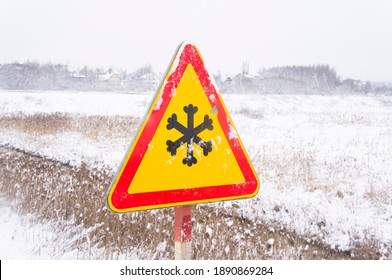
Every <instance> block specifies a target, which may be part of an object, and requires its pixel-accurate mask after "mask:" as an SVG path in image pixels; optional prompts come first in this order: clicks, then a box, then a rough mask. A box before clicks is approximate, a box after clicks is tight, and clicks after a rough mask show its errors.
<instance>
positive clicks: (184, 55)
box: [108, 43, 259, 212]
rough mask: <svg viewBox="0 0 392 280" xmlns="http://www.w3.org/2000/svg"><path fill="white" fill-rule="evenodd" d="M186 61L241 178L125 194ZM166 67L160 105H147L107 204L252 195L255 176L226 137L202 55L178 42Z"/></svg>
mask: <svg viewBox="0 0 392 280" xmlns="http://www.w3.org/2000/svg"><path fill="white" fill-rule="evenodd" d="M178 55H179V57H178ZM176 61H178V64H177V65H174V64H175V63H176ZM188 64H191V65H192V66H193V68H194V70H195V72H196V74H197V76H198V77H199V80H200V83H201V85H202V87H203V89H204V91H205V93H206V95H207V98H208V100H209V101H210V103H211V107H214V106H218V121H219V124H220V126H221V128H222V130H223V132H224V134H225V136H226V139H227V141H228V143H229V145H230V148H231V149H232V151H233V154H234V156H235V158H236V160H237V162H238V165H239V167H240V169H241V171H242V173H243V175H244V178H245V182H244V183H242V184H240V185H238V184H233V185H230V184H229V185H220V186H206V187H197V188H187V189H179V190H169V191H157V192H147V193H136V194H129V193H128V188H129V186H130V184H131V182H132V180H133V178H134V176H135V174H136V172H137V170H138V168H139V165H140V163H141V161H142V159H143V157H144V154H145V153H146V151H147V148H148V144H149V143H150V141H151V140H152V138H153V136H154V134H155V131H156V130H157V128H158V126H159V125H160V123H161V121H162V117H163V115H164V113H165V111H166V109H167V107H168V105H169V103H170V101H171V98H172V94H171V93H172V91H173V90H174V89H175V88H177V86H178V84H179V83H180V80H181V78H182V76H183V74H184V72H185V69H186V67H187V66H188ZM169 71H172V72H171V74H170V76H169V77H168V78H167V80H166V81H164V82H163V86H162V87H163V89H162V91H159V92H158V94H159V93H161V97H160V98H161V100H160V102H161V104H160V108H159V110H154V109H152V110H151V109H150V114H149V115H148V116H147V118H148V119H147V120H146V121H145V126H144V127H143V128H142V129H143V131H142V132H141V133H140V134H139V137H138V138H137V139H135V141H137V142H136V143H134V145H133V147H134V148H133V150H130V151H129V152H131V153H132V154H131V155H130V156H129V158H128V161H126V162H124V163H123V164H122V167H123V166H124V165H125V167H124V168H123V169H122V168H121V169H120V172H121V170H122V173H121V174H118V175H117V177H116V180H115V183H114V184H113V186H112V187H111V192H110V193H109V196H108V202H109V207H110V208H111V209H112V210H113V211H116V212H125V211H135V210H141V209H147V208H161V207H165V206H167V205H169V206H171V205H184V204H195V203H198V202H208V201H218V200H228V199H231V198H236V197H250V196H253V195H255V194H256V193H257V191H258V186H259V182H258V179H257V176H256V175H255V173H254V170H253V168H252V166H251V164H250V161H249V160H248V157H247V156H246V153H245V151H244V150H243V146H242V143H241V142H240V140H239V138H237V137H230V132H231V130H232V129H233V128H231V127H230V124H229V122H228V116H227V113H226V108H225V107H224V105H223V104H222V102H221V99H220V98H219V97H218V93H217V91H216V88H215V86H214V85H213V84H212V82H211V79H210V76H209V74H208V72H207V70H206V69H205V66H204V62H203V59H202V58H201V56H200V54H199V51H198V50H197V48H196V47H195V46H194V45H192V44H190V43H184V44H182V45H181V46H180V48H179V51H178V53H177V55H176V57H175V58H174V60H173V64H172V66H171V69H169ZM166 77H167V76H166ZM212 96H213V97H212ZM211 97H212V98H211ZM155 100H156V98H155ZM154 105H155V104H152V106H154ZM113 188H114V189H113ZM194 190H197V191H194ZM150 206H151V207H150Z"/></svg>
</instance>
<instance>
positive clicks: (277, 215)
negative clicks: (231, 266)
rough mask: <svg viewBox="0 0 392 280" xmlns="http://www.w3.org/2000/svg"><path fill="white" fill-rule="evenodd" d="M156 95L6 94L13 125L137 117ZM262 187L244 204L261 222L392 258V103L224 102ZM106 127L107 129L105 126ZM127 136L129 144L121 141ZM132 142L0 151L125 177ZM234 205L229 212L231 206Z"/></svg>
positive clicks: (235, 98) (41, 144) (25, 144)
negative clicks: (41, 118)
mask: <svg viewBox="0 0 392 280" xmlns="http://www.w3.org/2000/svg"><path fill="white" fill-rule="evenodd" d="M152 98H153V96H152V95H126V94H114V93H57V92H45V93H40V92H31V93H27V92H0V114H1V115H2V116H4V117H10V116H11V117H12V116H26V115H34V114H55V113H62V114H69V115H74V116H108V117H118V116H132V117H134V118H136V119H138V120H141V119H142V118H143V117H144V115H145V113H146V111H147V108H148V107H149V104H150V102H151V100H152ZM223 99H224V102H225V104H226V106H227V107H228V111H229V112H230V114H231V116H232V118H233V121H234V124H235V125H236V127H237V130H238V132H239V135H240V137H241V139H242V141H243V143H244V146H245V147H246V149H247V152H248V154H249V156H250V158H251V160H252V162H253V165H254V166H255V169H256V171H257V173H258V176H259V178H260V181H261V186H260V192H259V194H258V195H257V196H256V197H255V198H253V199H250V200H242V201H240V202H236V203H238V204H239V205H240V210H239V211H240V212H242V213H243V214H244V215H245V216H246V217H248V218H250V219H251V220H254V221H256V222H259V223H264V224H268V225H271V227H274V228H285V229H287V230H290V231H294V232H296V233H297V234H299V235H301V236H303V237H304V238H306V239H309V240H314V241H322V242H324V243H325V244H328V245H330V246H331V248H336V249H339V250H343V251H350V249H351V248H353V247H355V246H360V245H365V246H373V247H374V246H376V247H377V248H372V249H374V250H376V251H378V252H379V253H380V257H384V258H392V253H391V251H390V250H391V247H392V189H391V186H392V173H391V172H390V170H391V167H392V145H391V140H392V97H383V96H353V95H347V96H318V95H317V96H316V95H311V96H309V95H223ZM97 129H99V127H98V128H97ZM119 135H120V136H119ZM132 137H133V135H132V136H129V135H121V132H120V133H117V134H113V136H110V132H108V136H107V137H104V138H102V137H98V138H93V137H86V136H85V134H83V133H79V132H77V131H66V130H59V131H55V132H54V133H51V134H43V135H39V136H37V134H36V133H31V132H29V131H24V130H21V129H18V128H15V129H12V128H0V145H2V146H11V147H13V148H17V149H20V150H24V151H27V152H30V153H33V154H39V155H41V156H44V157H47V158H53V159H56V160H59V161H62V162H66V163H70V164H71V165H79V164H81V163H82V162H84V163H86V164H87V165H89V166H92V167H99V166H103V165H105V166H109V167H110V168H111V169H113V170H116V169H117V168H118V165H119V164H120V162H121V160H122V158H123V156H124V153H125V151H126V149H127V147H128V146H129V145H130V142H131V141H132ZM231 203H232V202H225V203H223V204H221V205H223V207H228V208H229V207H230V205H231Z"/></svg>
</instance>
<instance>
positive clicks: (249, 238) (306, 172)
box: [0, 114, 379, 259]
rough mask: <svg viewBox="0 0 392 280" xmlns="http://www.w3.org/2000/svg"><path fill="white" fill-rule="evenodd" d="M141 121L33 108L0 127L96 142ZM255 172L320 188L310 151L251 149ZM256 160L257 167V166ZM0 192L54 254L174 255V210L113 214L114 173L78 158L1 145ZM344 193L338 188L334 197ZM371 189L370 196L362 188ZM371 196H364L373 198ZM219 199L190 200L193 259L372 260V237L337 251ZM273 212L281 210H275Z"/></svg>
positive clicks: (127, 133) (0, 121)
mask: <svg viewBox="0 0 392 280" xmlns="http://www.w3.org/2000/svg"><path fill="white" fill-rule="evenodd" d="M139 123H140V120H138V119H135V118H128V117H116V118H110V117H101V116H88V117H86V116H74V115H72V116H70V115H66V114H51V115H45V114H38V115H33V116H8V117H4V118H3V117H2V118H1V119H0V127H1V128H7V129H13V130H19V131H22V132H25V133H29V134H32V135H37V136H39V135H43V134H55V133H57V132H62V131H72V132H78V133H81V134H82V135H83V136H84V137H87V138H90V139H93V140H95V141H99V139H101V138H106V137H116V138H121V137H124V138H126V139H127V141H129V138H130V135H131V136H132V135H134V134H135V133H136V130H137V127H138V126H139ZM253 157H255V158H253V162H257V163H258V165H256V166H255V167H256V169H257V171H258V173H259V176H261V177H263V178H268V176H271V175H270V174H268V173H265V174H264V173H263V170H264V168H262V167H266V166H273V168H274V170H276V171H277V172H276V174H274V177H273V178H270V179H271V180H272V179H273V180H274V181H275V182H276V184H277V185H278V186H282V187H290V186H288V185H287V181H288V178H295V180H300V181H301V180H302V181H301V182H302V183H303V184H304V185H306V186H308V189H307V191H314V188H321V187H323V188H324V186H320V185H319V182H317V178H316V177H315V175H314V172H313V170H312V163H313V162H314V155H313V154H312V153H303V154H297V155H295V157H296V158H295V160H292V161H290V160H278V161H275V162H270V161H269V160H268V159H266V158H264V155H262V154H254V155H253ZM259 165H260V166H259ZM0 174H1V176H0V194H2V195H4V196H6V197H7V198H8V200H9V201H10V202H11V201H13V202H15V203H14V204H15V205H17V209H16V210H17V211H18V212H19V213H21V214H26V213H32V214H34V216H35V217H36V218H35V219H36V222H40V223H42V222H44V223H45V222H50V223H51V224H53V225H54V227H55V229H54V231H55V233H56V236H57V237H56V239H55V240H56V244H55V252H53V254H54V255H55V257H57V258H59V257H61V255H62V254H64V253H66V252H67V251H75V250H76V251H78V252H80V255H79V257H80V258H92V259H116V258H140V259H173V258H174V241H173V214H174V211H173V209H172V208H167V209H160V210H153V211H144V212H135V213H127V214H122V215H118V214H115V213H112V212H111V211H109V210H108V209H107V208H106V207H105V199H106V198H105V196H106V191H107V189H108V187H109V185H110V182H111V181H112V178H113V176H114V173H113V171H112V170H110V169H108V168H104V167H102V168H100V169H91V168H90V167H88V166H86V165H85V164H82V165H81V166H80V167H75V166H71V165H68V164H64V163H61V162H58V161H54V160H51V159H45V158H42V157H40V156H38V155H32V154H28V153H26V152H23V151H19V150H15V149H13V148H10V147H0ZM344 195H345V194H344V193H342V192H339V191H337V192H336V196H337V197H338V198H340V199H341V198H342V197H343V196H344ZM367 195H368V194H367ZM377 197H379V196H378V195H377V196H376V197H372V196H371V194H369V199H377ZM222 205H223V204H222V203H214V204H202V205H198V206H194V218H193V236H194V238H193V248H194V250H193V254H194V258H195V259H346V258H358V259H373V258H375V259H377V258H379V254H378V253H377V251H376V250H375V248H376V247H377V246H378V244H377V242H376V241H375V240H373V239H372V238H371V237H369V238H368V239H367V240H368V242H365V245H364V244H363V243H361V244H360V243H358V244H353V248H355V249H353V250H352V251H350V252H338V251H336V250H333V249H331V248H330V247H328V246H326V245H323V244H322V243H321V241H320V240H319V241H315V240H309V239H307V238H305V237H302V236H298V235H297V234H295V233H292V232H289V231H287V230H286V229H285V228H283V227H282V226H280V225H268V224H261V223H260V222H258V223H255V222H253V221H251V220H249V219H247V218H246V217H244V216H242V215H241V214H240V213H241V212H240V211H239V206H238V205H237V204H236V203H233V204H231V205H232V206H231V209H227V207H223V206H222ZM276 211H280V210H279V209H277V210H276Z"/></svg>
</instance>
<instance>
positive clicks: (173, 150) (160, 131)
mask: <svg viewBox="0 0 392 280" xmlns="http://www.w3.org/2000/svg"><path fill="white" fill-rule="evenodd" d="M258 187H259V182H258V179H257V176H256V175H255V172H254V170H253V167H252V165H251V163H250V161H249V158H248V156H247V155H246V152H245V150H244V148H243V145H242V143H241V141H240V139H239V137H238V134H237V131H236V129H235V127H234V125H233V122H232V121H231V118H230V116H229V114H228V113H227V110H226V108H225V106H224V104H223V101H222V99H221V97H220V95H219V94H218V92H217V90H216V87H215V86H214V84H213V83H212V82H211V79H210V76H209V75H208V72H207V71H206V69H205V67H204V62H203V60H202V58H201V56H200V54H199V51H198V50H197V48H196V47H195V46H194V45H192V44H189V43H184V44H183V45H182V46H181V47H180V49H179V51H178V53H177V55H176V57H175V58H174V60H173V63H172V66H171V67H170V69H169V71H168V73H167V76H166V78H165V80H164V82H163V84H162V86H161V88H160V90H159V91H158V93H157V95H156V97H155V99H154V101H153V103H152V106H151V108H150V110H149V112H148V114H147V117H146V120H145V121H144V123H143V125H142V127H141V129H140V131H139V133H138V135H137V137H136V139H135V141H134V143H133V145H132V147H131V148H130V150H129V151H128V153H127V155H126V158H125V160H124V162H123V164H122V167H121V169H120V171H119V173H118V175H117V177H116V179H115V181H114V183H113V185H112V187H111V190H110V192H109V195H108V205H109V207H110V208H111V209H112V210H113V211H116V212H127V211H136V210H146V209H152V208H160V207H169V206H176V205H185V204H195V203H201V202H211V201H219V200H227V199H236V198H246V197H251V196H254V195H255V194H256V193H257V191H258Z"/></svg>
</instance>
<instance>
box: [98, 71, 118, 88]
mask: <svg viewBox="0 0 392 280" xmlns="http://www.w3.org/2000/svg"><path fill="white" fill-rule="evenodd" d="M98 80H99V81H101V82H106V83H108V84H110V85H112V86H115V87H123V85H124V83H123V80H122V79H121V77H120V75H119V73H117V72H115V71H113V70H112V69H111V68H109V70H107V71H106V72H104V73H99V74H98Z"/></svg>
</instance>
